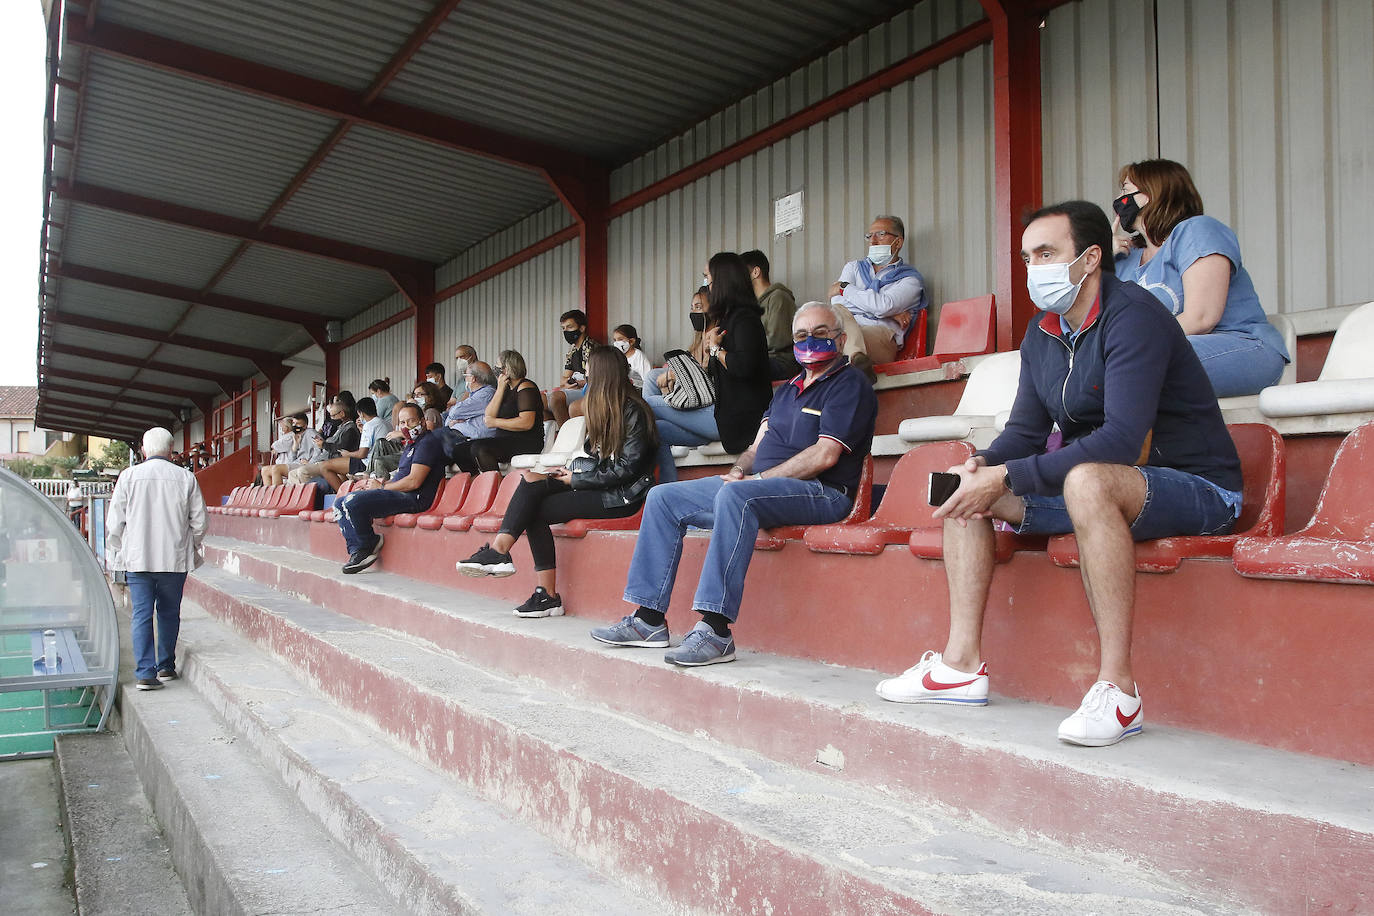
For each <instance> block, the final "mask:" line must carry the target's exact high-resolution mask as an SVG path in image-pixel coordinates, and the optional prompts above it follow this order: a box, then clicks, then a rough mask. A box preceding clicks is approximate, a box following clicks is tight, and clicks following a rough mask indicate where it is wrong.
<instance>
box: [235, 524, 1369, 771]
mask: <svg viewBox="0 0 1374 916" xmlns="http://www.w3.org/2000/svg"><path fill="white" fill-rule="evenodd" d="M211 530H212V531H213V532H215V533H220V534H225V535H228V536H230V537H236V538H239V539H241V540H245V541H249V542H251V543H261V544H278V545H280V546H284V547H290V548H292V549H295V550H302V551H304V552H309V553H312V554H314V555H316V556H320V557H327V558H331V559H334V560H337V561H338V562H340V563H342V562H343V560H344V559H345V555H344V548H343V541H342V538H341V536H340V534H339V532H338V530H337V528H336V527H335V526H333V525H314V524H309V525H307V524H301V523H298V522H294V521H291V520H283V521H271V520H267V519H253V518H228V517H223V516H216V517H214V518H213V519H212V520H211ZM636 536H637V535H636V534H635V533H633V532H592V533H591V534H589V535H588V536H587V537H586V538H583V539H578V540H568V539H560V540H559V543H558V558H559V581H558V585H557V588H558V591H559V593H560V594H561V595H562V597H563V600H564V607H565V608H567V609H568V613H570V614H574V615H578V616H583V617H586V618H587V619H588V620H589V621H609V620H615V619H618V618H619V617H620V616H622V615H623V614H625V613H627V612H628V611H629V610H630V608H629V606H628V605H626V604H625V603H624V602H622V601H621V600H620V599H621V593H622V590H623V588H624V583H625V575H626V571H627V569H628V567H629V561H630V556H631V554H632V553H633V544H634V538H635V537H636ZM435 538H440V539H443V540H439V541H436V540H435ZM486 540H488V537H487V536H486V535H482V534H480V533H478V532H465V533H462V534H457V533H454V532H429V531H423V530H419V529H410V530H402V529H388V532H387V547H386V550H385V551H384V553H383V557H382V561H381V564H382V568H384V569H386V570H388V571H390V572H396V573H400V574H402V575H407V576H412V577H414V578H417V579H420V580H423V581H426V582H432V583H435V584H439V585H444V586H448V587H451V588H457V589H463V590H468V591H473V592H477V593H479V594H484V595H490V596H493V597H500V598H504V599H506V600H509V601H511V603H512V606H513V605H514V604H516V603H518V602H519V601H521V600H523V599H524V598H526V597H528V595H529V593H530V592H531V591H532V590H533V588H534V582H533V575H532V573H531V572H530V570H531V569H532V566H531V562H530V559H529V554H528V551H527V549H526V547H525V544H524V542H523V541H521V542H519V543H517V544H516V546H515V548H514V556H515V562H516V567H517V569H518V570H520V572H518V573H517V574H516V575H515V576H512V577H510V578H507V579H497V580H485V579H467V578H464V577H462V576H461V575H459V574H458V573H457V571H456V570H455V569H454V568H453V563H454V562H455V561H456V560H458V559H460V558H461V557H464V556H467V555H468V554H470V553H471V552H472V551H474V550H476V548H477V547H478V546H480V545H481V544H482V543H483V542H485V541H486ZM706 544H707V541H706V538H705V537H704V536H689V537H688V538H687V541H686V545H685V547H684V550H683V557H682V563H681V568H680V570H679V575H678V588H677V589H676V591H675V594H674V599H673V602H672V605H671V607H670V612H669V622H670V626H671V628H672V629H674V630H676V631H677V632H684V631H685V630H686V629H688V628H689V627H690V626H691V625H692V624H693V623H694V622H695V621H696V619H697V617H696V615H695V614H694V613H692V612H691V610H690V603H691V594H692V590H693V585H694V582H695V575H696V572H695V571H696V570H699V569H700V568H701V563H702V560H703V558H704V555H705V550H706ZM799 569H805V570H806V573H807V574H806V576H804V577H799V576H798V575H797V573H798V570H799ZM817 582H822V583H829V584H830V587H831V590H830V592H829V593H828V597H827V598H826V599H825V600H824V601H819V599H818V598H817V592H816V588H815V583H817ZM1136 589H1137V611H1136V619H1137V623H1136V633H1135V665H1136V672H1137V676H1138V677H1139V680H1140V683H1141V685H1142V689H1143V690H1144V691H1146V693H1147V695H1148V705H1149V707H1150V711H1149V713H1148V715H1149V717H1150V719H1151V720H1152V721H1155V722H1161V723H1167V724H1171V725H1179V726H1184V727H1188V728H1196V729H1199V730H1202V731H1208V732H1212V733H1214V734H1219V735H1224V736H1227V737H1231V738H1237V739H1240V740H1243V741H1250V742H1254V743H1258V744H1265V745H1269V746H1271V747H1276V748H1282V749H1286V750H1295V751H1302V752H1306V753H1313V754H1319V755H1321V756H1326V757H1334V758H1338V759H1342V760H1350V761H1354V762H1358V763H1363V764H1374V693H1370V692H1368V691H1354V692H1352V691H1351V690H1350V688H1349V682H1348V681H1347V680H1345V679H1342V678H1332V677H1331V676H1330V672H1331V671H1369V670H1374V615H1370V613H1369V593H1368V592H1367V591H1365V590H1364V589H1359V588H1350V587H1344V586H1336V585H1326V584H1321V583H1315V582H1268V581H1264V580H1257V579H1247V578H1244V577H1242V576H1240V575H1239V574H1238V573H1237V572H1236V571H1235V569H1234V568H1233V567H1232V566H1231V564H1230V562H1229V561H1220V560H1187V561H1185V562H1184V563H1183V564H1182V566H1181V568H1180V569H1179V570H1178V571H1177V572H1175V573H1170V574H1167V575H1149V576H1140V577H1138V578H1137V585H1136ZM313 600H316V602H317V603H326V602H324V601H321V600H319V599H318V598H316V599H313ZM818 602H819V604H823V605H825V609H824V611H822V610H821V609H820V608H819V606H818ZM326 606H329V607H333V608H335V609H337V610H342V611H345V612H347V607H346V605H340V604H335V603H327V604H326ZM947 607H948V593H947V591H946V586H945V577H944V566H943V564H942V563H940V562H937V561H931V560H922V559H917V558H915V557H912V556H911V554H910V552H909V550H908V547H907V545H906V544H902V545H897V546H892V547H888V548H887V549H886V550H884V552H883V553H881V554H879V555H877V556H869V557H856V556H849V555H833V554H817V553H812V552H811V551H809V550H807V548H806V547H805V545H804V544H803V543H801V542H799V541H789V542H787V544H786V546H785V547H783V549H782V550H779V551H776V552H764V551H756V552H755V554H754V558H753V563H752V565H751V566H750V570H749V579H748V584H747V586H746V589H745V594H744V606H743V611H742V613H741V615H740V623H739V625H738V627H737V629H736V634H737V640H738V643H739V645H740V647H741V649H742V650H750V649H753V650H757V651H761V652H770V653H777V654H780V655H788V656H793V657H797V658H809V659H815V660H819V661H825V662H830V663H834V664H839V665H846V666H850V667H859V668H874V669H877V670H880V671H888V672H897V671H901V670H903V669H905V668H906V667H907V666H909V665H911V664H912V663H913V662H914V661H915V659H916V658H917V657H918V656H919V655H920V654H921V652H922V651H924V650H926V649H939V648H942V647H943V644H944V639H945V635H946V628H947V625H948V616H947V611H946V608H947ZM836 608H843V612H842V613H836V612H835V609H836ZM1294 608H1304V609H1305V610H1304V612H1303V613H1300V614H1295V613H1294V610H1293V609H1294ZM374 612H375V609H373V608H370V607H368V608H360V609H359V610H358V613H359V614H362V615H369V616H368V619H374V618H373V617H372V616H370V615H371V614H373V613H374ZM875 633H882V634H883V638H882V639H878V640H875V639H874V638H873V634H875ZM1333 634H1340V638H1339V639H1335V640H1333ZM984 650H985V653H986V657H987V659H988V662H989V666H990V668H991V670H992V676H993V680H992V684H993V690H994V691H995V692H996V693H998V694H1000V695H1002V696H1008V697H1015V698H1020V699H1026V700H1031V701H1034V702H1038V703H1049V704H1052V705H1057V706H1063V707H1073V706H1076V705H1077V703H1078V701H1079V700H1080V699H1081V698H1082V695H1083V693H1084V692H1085V691H1086V690H1087V688H1088V687H1089V686H1090V685H1091V684H1092V682H1093V680H1094V678H1095V676H1096V673H1097V638H1096V634H1095V631H1094V629H1093V624H1092V618H1091V615H1090V613H1089V610H1088V606H1087V600H1086V598H1085V597H1084V594H1083V585H1082V581H1081V579H1080V577H1079V573H1078V571H1077V570H1071V569H1061V568H1059V567H1056V566H1055V565H1054V564H1053V563H1052V562H1050V560H1049V558H1048V557H1047V556H1046V555H1045V554H1044V553H1038V552H1037V553H1027V552H1023V553H1018V554H1015V555H1014V556H1013V557H1012V558H1011V560H1010V561H1009V562H1007V563H1005V564H1000V565H998V566H997V568H996V572H995V574H994V577H993V583H992V590H991V594H990V596H989V600H988V613H987V622H986V627H985V638H984ZM1318 710H1327V711H1334V710H1339V713H1336V712H1330V713H1329V714H1325V715H1319V714H1317V713H1316V711H1318Z"/></svg>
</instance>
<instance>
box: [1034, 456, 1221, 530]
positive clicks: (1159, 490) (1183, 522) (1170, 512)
mask: <svg viewBox="0 0 1374 916" xmlns="http://www.w3.org/2000/svg"><path fill="white" fill-rule="evenodd" d="M1136 470H1137V471H1139V472H1140V473H1141V475H1142V476H1143V477H1144V478H1145V505H1144V506H1142V507H1141V509H1140V514H1139V515H1137V516H1136V519H1135V521H1134V522H1132V523H1131V537H1133V538H1134V539H1135V540H1137V541H1149V540H1153V539H1154V538H1163V537H1172V536H1178V535H1192V534H1230V533H1231V530H1232V529H1233V528H1234V527H1235V525H1236V510H1234V509H1232V508H1231V506H1230V505H1228V504H1227V501H1226V497H1225V496H1224V495H1223V494H1225V493H1228V492H1229V491H1225V490H1222V489H1221V488H1220V487H1218V486H1217V485H1216V484H1214V483H1212V482H1211V481H1209V480H1206V479H1204V478H1202V477H1199V476H1197V475H1196V474H1189V473H1188V472H1187V471H1180V470H1177V469H1175V468H1157V467H1149V466H1146V467H1138V468H1136ZM1232 495H1234V494H1232ZM1021 501H1022V504H1023V505H1024V506H1025V516H1024V517H1023V518H1022V519H1021V525H1020V527H1018V528H1017V529H1016V533H1017V534H1068V533H1069V532H1070V531H1073V522H1072V521H1070V519H1069V510H1068V509H1066V508H1065V507H1064V497H1063V496H1036V495H1034V494H1032V495H1030V496H1023V497H1021ZM1237 505H1239V504H1238V503H1237Z"/></svg>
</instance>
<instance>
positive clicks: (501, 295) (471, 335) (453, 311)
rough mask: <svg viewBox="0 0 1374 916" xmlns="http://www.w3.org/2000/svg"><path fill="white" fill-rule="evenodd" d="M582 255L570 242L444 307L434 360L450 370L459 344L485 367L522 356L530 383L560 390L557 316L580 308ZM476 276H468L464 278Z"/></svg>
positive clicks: (562, 346) (561, 347) (438, 314)
mask: <svg viewBox="0 0 1374 916" xmlns="http://www.w3.org/2000/svg"><path fill="white" fill-rule="evenodd" d="M546 234H547V233H546ZM540 237H541V238H542V237H543V236H540ZM537 240H538V239H535V241H537ZM578 249H579V245H578V242H577V241H576V240H574V241H571V242H566V243H564V244H562V245H560V246H558V247H557V248H555V249H553V250H552V251H548V252H545V253H544V254H541V255H540V256H539V257H537V258H533V259H532V260H529V261H526V262H525V263H524V264H521V265H519V266H518V267H515V268H513V269H511V270H508V271H506V272H505V273H503V274H501V275H499V276H497V277H493V278H492V279H490V280H488V281H486V282H485V283H482V284H480V285H478V286H474V287H473V288H472V289H469V290H465V291H464V292H461V293H459V294H458V295H456V296H452V297H450V298H448V299H446V300H444V301H443V302H440V303H439V305H438V307H437V308H436V309H435V315H434V339H435V342H436V344H435V345H436V347H437V348H438V354H437V355H436V356H435V359H437V360H439V361H440V362H443V363H444V364H445V365H452V363H453V348H454V347H455V346H457V345H458V344H460V343H466V344H472V346H474V347H476V348H477V355H478V356H479V357H481V358H482V359H483V360H486V361H487V362H491V361H492V360H494V359H495V358H496V355H497V354H498V353H499V352H500V351H501V350H507V349H513V350H519V351H520V354H521V355H522V356H524V357H525V363H526V365H527V366H528V372H529V377H530V378H531V379H533V380H534V381H535V382H536V383H538V384H539V386H540V387H541V388H551V387H553V386H555V385H557V384H558V377H559V374H560V372H561V371H562V368H563V357H564V354H566V352H567V349H568V345H567V343H566V342H564V340H563V334H562V332H561V330H560V329H559V327H558V316H559V315H560V314H562V313H563V312H565V311H567V310H568V309H571V308H577V307H578V304H579V302H580V300H579V297H578V293H577V285H578V275H579V270H580V267H579V264H578ZM503 256H504V255H503ZM499 259H500V257H499V256H498V257H496V258H493V259H492V260H499ZM479 269H480V268H479ZM472 272H473V271H471V270H464V271H463V273H462V276H467V275H470V274H471V273H472ZM410 324H411V322H406V323H405V326H407V327H408V326H409V325H410ZM379 336H380V335H379ZM450 371H452V370H450Z"/></svg>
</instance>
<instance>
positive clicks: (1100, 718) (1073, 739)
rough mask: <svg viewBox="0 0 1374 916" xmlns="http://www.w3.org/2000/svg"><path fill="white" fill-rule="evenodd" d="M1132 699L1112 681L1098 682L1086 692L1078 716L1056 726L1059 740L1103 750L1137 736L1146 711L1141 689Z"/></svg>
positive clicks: (1143, 722) (1137, 687)
mask: <svg viewBox="0 0 1374 916" xmlns="http://www.w3.org/2000/svg"><path fill="white" fill-rule="evenodd" d="M1135 692H1136V694H1137V695H1136V696H1131V695H1130V694H1128V693H1126V691H1124V690H1122V689H1121V688H1120V687H1118V686H1116V685H1115V684H1113V683H1112V682H1111V681H1098V682H1097V683H1096V684H1093V685H1092V686H1091V687H1089V688H1088V693H1087V695H1086V696H1084V697H1083V703H1082V704H1081V705H1080V706H1079V707H1078V712H1076V713H1074V714H1073V715H1071V716H1069V717H1068V718H1067V719H1065V720H1064V721H1063V722H1061V723H1059V740H1060V741H1067V742H1068V743H1069V744H1081V745H1083V746H1084V747H1106V746H1107V745H1109V744H1116V743H1117V742H1118V741H1120V740H1121V739H1122V738H1129V737H1130V736H1131V735H1138V734H1140V730H1141V728H1142V727H1143V726H1144V725H1145V707H1144V705H1143V704H1142V703H1141V702H1140V696H1139V693H1140V687H1139V686H1138V685H1137V686H1136V690H1135Z"/></svg>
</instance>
